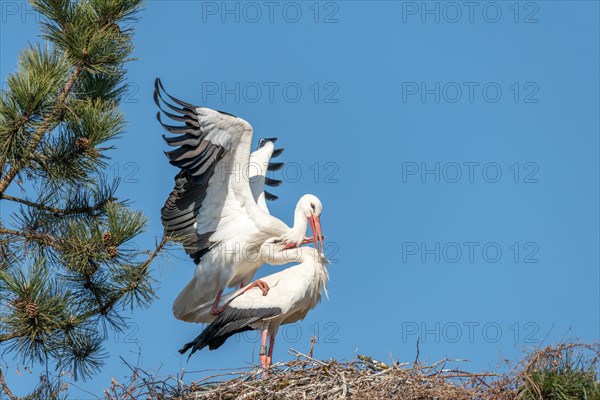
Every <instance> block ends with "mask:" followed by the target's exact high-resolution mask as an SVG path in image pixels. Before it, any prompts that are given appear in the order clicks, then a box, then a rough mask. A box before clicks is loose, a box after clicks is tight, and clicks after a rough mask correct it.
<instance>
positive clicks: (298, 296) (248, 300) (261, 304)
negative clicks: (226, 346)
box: [180, 241, 328, 367]
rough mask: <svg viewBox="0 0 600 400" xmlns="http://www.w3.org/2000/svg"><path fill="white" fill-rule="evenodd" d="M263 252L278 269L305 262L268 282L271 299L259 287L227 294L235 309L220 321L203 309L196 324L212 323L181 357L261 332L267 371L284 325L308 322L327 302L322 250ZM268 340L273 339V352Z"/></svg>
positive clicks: (271, 248) (270, 248) (268, 246)
mask: <svg viewBox="0 0 600 400" xmlns="http://www.w3.org/2000/svg"><path fill="white" fill-rule="evenodd" d="M261 252H262V253H263V257H264V258H265V259H268V260H269V263H271V264H274V265H279V264H286V263H289V262H299V264H297V265H294V266H292V267H289V268H287V269H285V270H283V271H281V272H277V273H275V274H272V275H269V276H267V277H265V278H263V280H264V281H265V282H267V283H268V284H269V286H270V288H271V289H270V290H269V294H268V295H267V296H263V295H262V293H261V291H260V290H259V289H258V288H253V289H251V290H248V291H247V292H246V293H244V294H243V295H240V294H241V293H242V290H239V291H237V292H234V293H230V294H228V295H226V296H224V297H223V299H222V301H223V302H229V306H228V307H227V308H226V309H225V311H224V312H223V313H222V314H221V315H219V316H218V317H215V316H213V315H212V314H211V313H210V307H211V304H210V303H206V304H204V305H202V306H199V307H198V308H197V309H196V310H195V315H196V320H195V322H211V324H210V325H209V326H208V327H207V328H206V329H205V330H204V331H203V332H202V333H201V334H200V336H198V337H197V338H196V339H195V340H194V341H192V342H190V343H188V344H186V345H185V346H184V348H183V349H181V350H180V352H181V353H185V352H186V351H187V350H189V349H190V348H191V349H192V352H191V353H190V356H191V354H193V353H194V352H195V351H197V350H200V349H202V348H204V347H206V346H208V347H209V349H211V350H214V349H216V348H218V347H220V346H221V345H222V344H223V343H224V342H225V340H226V339H227V338H228V337H230V336H232V335H234V334H235V333H238V332H242V331H245V330H249V329H256V330H261V331H262V333H263V338H262V347H261V361H262V362H263V367H268V366H269V364H270V362H271V357H272V352H273V345H274V340H275V336H276V334H277V331H278V329H279V326H280V325H281V324H289V323H294V322H296V321H299V320H302V319H304V317H305V316H306V314H307V313H308V312H309V311H310V310H311V309H313V308H314V307H315V306H316V305H317V304H318V303H319V302H320V301H321V293H322V292H323V291H325V294H327V289H326V282H327V279H328V273H327V269H326V264H327V260H326V259H325V257H324V256H323V254H322V253H320V252H319V251H317V250H315V249H313V248H311V247H300V248H293V249H287V250H286V249H284V246H283V245H281V244H278V243H274V242H273V241H269V242H266V243H265V244H264V245H263V246H262V248H261ZM267 336H270V346H269V351H268V353H267V351H266V340H267Z"/></svg>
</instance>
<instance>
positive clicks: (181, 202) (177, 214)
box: [154, 79, 323, 321]
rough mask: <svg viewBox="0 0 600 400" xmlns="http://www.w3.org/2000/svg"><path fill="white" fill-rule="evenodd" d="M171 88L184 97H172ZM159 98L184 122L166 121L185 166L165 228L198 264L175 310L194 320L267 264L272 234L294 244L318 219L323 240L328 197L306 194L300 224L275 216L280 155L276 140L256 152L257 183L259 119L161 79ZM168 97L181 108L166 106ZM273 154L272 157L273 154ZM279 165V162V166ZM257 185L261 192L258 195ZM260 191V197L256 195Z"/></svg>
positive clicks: (316, 228)
mask: <svg viewBox="0 0 600 400" xmlns="http://www.w3.org/2000/svg"><path fill="white" fill-rule="evenodd" d="M163 93H164V94H165V95H166V96H167V97H168V98H169V99H170V100H171V101H172V102H174V103H175V104H176V105H173V104H170V103H169V102H167V101H166V99H165V96H163ZM154 101H155V102H156V104H157V105H158V107H159V108H160V110H161V111H162V113H163V114H164V115H165V116H167V117H169V118H171V119H172V120H174V121H178V122H183V123H184V125H183V126H171V125H166V124H164V123H163V122H162V120H161V113H160V112H158V114H157V118H158V121H159V122H160V124H161V125H162V126H163V128H165V129H166V130H167V131H169V132H171V133H173V134H176V135H177V136H175V137H169V138H167V137H165V138H164V139H165V141H166V142H167V144H168V145H169V146H173V147H177V148H176V149H175V150H173V151H170V152H166V155H167V157H168V159H169V161H170V163H171V164H172V165H174V166H176V167H178V168H180V170H181V171H179V173H178V174H177V175H176V176H175V188H174V189H173V191H172V192H171V194H170V195H169V197H168V199H167V201H166V203H165V205H164V207H163V208H162V210H161V214H162V222H163V226H164V228H165V233H166V234H167V235H169V236H171V237H174V238H175V239H177V240H180V241H182V242H183V245H184V248H185V251H186V252H187V253H188V254H189V255H190V257H192V259H193V260H194V262H195V263H196V264H197V268H196V270H195V272H194V277H193V278H192V280H191V281H190V282H189V283H188V284H187V285H186V286H185V287H184V289H183V290H182V291H181V293H180V294H179V296H177V299H175V302H174V304H173V314H174V315H175V317H176V318H178V319H181V320H184V321H192V320H193V313H192V312H191V310H193V309H194V308H195V307H196V306H197V305H199V304H204V303H205V302H206V301H213V305H212V308H211V312H212V313H213V314H215V315H216V314H219V313H220V312H222V311H223V309H224V307H225V306H226V304H225V305H224V306H222V307H218V304H219V300H220V298H221V295H222V293H223V290H224V289H225V288H227V287H236V286H237V287H239V286H246V285H248V283H249V282H250V280H252V278H253V277H254V274H255V273H256V271H257V270H258V268H260V266H262V265H263V264H264V260H263V258H262V256H261V252H260V248H261V245H262V244H263V243H264V242H265V241H266V240H268V239H270V238H277V239H278V240H281V242H282V243H284V244H285V245H286V246H287V247H293V246H299V245H301V244H303V243H305V242H307V239H306V237H305V235H306V229H307V227H308V222H310V225H311V228H312V231H313V239H312V240H314V241H315V242H316V243H317V246H318V245H319V244H320V246H321V248H322V247H323V241H322V240H323V239H322V234H321V222H320V215H321V211H322V205H321V202H320V201H319V199H317V198H316V197H315V196H313V195H304V196H302V197H301V198H300V200H299V201H298V204H297V205H296V209H295V213H294V226H293V227H292V228H290V227H288V226H287V225H286V224H285V223H284V222H282V221H281V220H279V219H277V218H275V217H273V216H271V215H270V214H269V212H268V209H267V207H266V203H265V204H263V203H264V199H263V197H266V196H268V194H265V193H264V190H263V187H264V183H265V181H266V182H267V183H270V182H269V181H267V179H269V178H266V177H265V175H266V171H265V169H268V167H267V165H268V164H269V160H270V158H271V157H272V155H273V152H274V151H275V150H274V144H273V141H266V142H264V143H263V146H262V147H261V148H260V149H259V150H257V151H256V152H254V154H253V159H254V160H255V161H257V162H256V163H255V164H254V165H253V168H254V167H256V166H260V165H263V167H262V169H261V170H259V171H254V178H253V179H254V183H252V186H253V187H254V189H253V188H251V183H250V177H251V176H253V173H252V172H251V171H250V165H251V164H250V161H251V157H250V147H251V142H252V126H250V124H249V123H248V122H246V121H244V120H243V119H241V118H238V117H236V116H233V115H231V114H227V113H225V112H221V111H215V110H211V109H209V108H204V107H197V106H194V105H192V104H189V103H187V102H184V101H181V100H178V99H176V98H175V97H173V96H171V95H169V94H168V93H166V91H165V90H164V88H163V86H162V83H161V82H160V80H159V79H156V82H155V90H154ZM161 103H162V104H164V105H165V106H167V107H168V108H169V109H170V110H171V111H174V112H175V113H176V114H173V113H171V112H168V111H166V110H165V109H164V108H163V107H162V106H161ZM265 161H266V162H265ZM273 167H275V168H277V167H279V165H278V164H275V165H273V164H271V168H273ZM253 191H254V195H253ZM255 196H256V197H255ZM256 286H258V287H259V288H260V289H261V290H262V292H263V294H266V293H267V292H268V289H269V288H268V285H267V284H266V283H264V282H263V281H261V280H257V281H255V282H253V283H252V284H251V285H249V286H248V287H247V288H246V289H247V290H248V289H250V288H252V287H256Z"/></svg>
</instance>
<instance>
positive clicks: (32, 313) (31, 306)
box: [25, 301, 40, 319]
mask: <svg viewBox="0 0 600 400" xmlns="http://www.w3.org/2000/svg"><path fill="white" fill-rule="evenodd" d="M25 313H26V314H27V317H28V318H29V319H34V318H35V317H37V316H38V314H39V313H40V309H39V307H38V306H37V304H35V303H34V302H33V301H28V302H27V304H25Z"/></svg>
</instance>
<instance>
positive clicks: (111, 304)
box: [0, 236, 169, 342]
mask: <svg viewBox="0 0 600 400" xmlns="http://www.w3.org/2000/svg"><path fill="white" fill-rule="evenodd" d="M168 242H169V238H168V237H166V236H165V237H163V239H162V240H161V242H160V243H159V244H158V246H156V249H154V251H153V252H152V253H150V255H149V256H148V259H147V260H146V261H144V263H143V264H142V265H141V267H140V270H139V276H140V278H138V279H134V280H133V281H132V282H131V283H130V284H129V285H128V286H127V287H124V288H122V289H121V290H119V292H118V293H117V294H116V295H115V296H114V297H113V298H112V299H111V300H110V301H109V302H107V303H106V304H103V305H101V306H99V307H98V308H95V309H93V310H90V311H88V312H86V313H84V314H83V315H81V316H80V317H78V320H79V321H85V320H87V319H88V318H90V317H92V316H94V315H96V314H102V315H105V314H107V313H108V312H109V311H110V310H112V308H113V307H114V306H115V305H116V304H117V303H118V302H119V300H121V299H122V298H123V297H124V296H125V295H126V294H127V293H129V292H130V291H131V290H135V288H136V286H137V284H138V283H139V282H140V280H141V277H143V276H144V274H145V273H146V271H147V270H148V267H149V266H150V264H151V263H152V261H153V260H154V259H155V258H156V256H157V255H158V254H159V253H160V252H161V251H162V249H163V248H164V247H165V246H166V245H167V243H168ZM1 341H2V340H0V342H1Z"/></svg>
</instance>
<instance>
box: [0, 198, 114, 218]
mask: <svg viewBox="0 0 600 400" xmlns="http://www.w3.org/2000/svg"><path fill="white" fill-rule="evenodd" d="M0 199H6V200H9V201H14V202H16V203H21V204H24V205H26V206H29V207H34V208H36V209H38V210H42V211H47V212H50V213H52V214H54V216H55V217H64V216H66V215H73V214H88V215H91V214H93V213H94V212H95V211H100V210H102V209H103V208H104V207H105V206H106V203H107V202H108V201H111V199H108V200H106V201H101V202H99V203H96V204H94V205H92V206H91V207H75V208H57V207H50V206H46V205H44V204H40V203H34V202H32V201H29V200H26V199H21V198H19V197H14V196H9V195H7V194H4V193H0Z"/></svg>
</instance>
